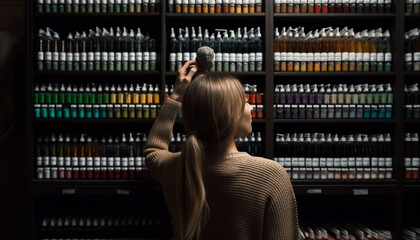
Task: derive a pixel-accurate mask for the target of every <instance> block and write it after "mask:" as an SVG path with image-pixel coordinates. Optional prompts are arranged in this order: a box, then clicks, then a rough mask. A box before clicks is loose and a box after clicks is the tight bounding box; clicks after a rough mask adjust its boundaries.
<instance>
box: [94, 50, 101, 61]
mask: <svg viewBox="0 0 420 240" xmlns="http://www.w3.org/2000/svg"><path fill="white" fill-rule="evenodd" d="M95 61H101V53H100V52H95Z"/></svg>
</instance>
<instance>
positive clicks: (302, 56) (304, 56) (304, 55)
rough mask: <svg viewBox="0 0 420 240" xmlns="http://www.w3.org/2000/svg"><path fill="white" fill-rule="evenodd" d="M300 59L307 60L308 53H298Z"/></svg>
mask: <svg viewBox="0 0 420 240" xmlns="http://www.w3.org/2000/svg"><path fill="white" fill-rule="evenodd" d="M300 61H301V62H306V61H308V54H307V53H300Z"/></svg>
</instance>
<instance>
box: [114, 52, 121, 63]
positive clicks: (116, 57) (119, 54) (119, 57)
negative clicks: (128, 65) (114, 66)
mask: <svg viewBox="0 0 420 240" xmlns="http://www.w3.org/2000/svg"><path fill="white" fill-rule="evenodd" d="M115 61H117V62H121V53H120V52H116V53H115Z"/></svg>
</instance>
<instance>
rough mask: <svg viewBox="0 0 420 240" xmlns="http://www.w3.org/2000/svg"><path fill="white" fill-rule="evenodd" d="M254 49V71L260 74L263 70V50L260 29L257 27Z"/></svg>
mask: <svg viewBox="0 0 420 240" xmlns="http://www.w3.org/2000/svg"><path fill="white" fill-rule="evenodd" d="M255 48H256V53H255V65H256V71H257V72H261V71H262V70H263V50H264V46H263V41H262V36H261V30H260V27H257V34H256V46H255Z"/></svg>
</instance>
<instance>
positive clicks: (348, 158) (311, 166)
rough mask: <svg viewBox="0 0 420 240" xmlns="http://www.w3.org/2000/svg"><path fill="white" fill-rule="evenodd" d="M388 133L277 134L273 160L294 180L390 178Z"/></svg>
mask: <svg viewBox="0 0 420 240" xmlns="http://www.w3.org/2000/svg"><path fill="white" fill-rule="evenodd" d="M391 148H392V145H391V137H390V134H374V135H370V136H368V135H367V134H354V135H341V136H340V135H338V134H331V133H328V134H324V133H312V134H310V133H299V134H298V133H292V134H290V133H286V134H277V137H276V146H275V151H276V152H275V156H276V157H274V161H276V162H278V163H280V164H281V165H282V166H284V167H285V169H286V172H287V173H288V174H289V177H290V178H291V179H294V180H297V179H299V180H311V179H315V180H319V179H321V180H326V179H330V180H355V179H359V180H360V179H365V180H368V179H392V172H393V168H392V165H393V163H392V153H391Z"/></svg>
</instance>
